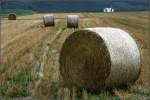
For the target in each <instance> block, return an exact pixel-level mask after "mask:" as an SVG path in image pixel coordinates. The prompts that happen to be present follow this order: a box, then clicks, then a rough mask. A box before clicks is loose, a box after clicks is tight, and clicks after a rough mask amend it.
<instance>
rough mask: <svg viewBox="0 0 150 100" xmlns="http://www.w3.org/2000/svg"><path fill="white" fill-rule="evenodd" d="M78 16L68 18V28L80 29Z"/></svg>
mask: <svg viewBox="0 0 150 100" xmlns="http://www.w3.org/2000/svg"><path fill="white" fill-rule="evenodd" d="M78 19H79V17H78V15H68V16H67V27H68V28H78Z"/></svg>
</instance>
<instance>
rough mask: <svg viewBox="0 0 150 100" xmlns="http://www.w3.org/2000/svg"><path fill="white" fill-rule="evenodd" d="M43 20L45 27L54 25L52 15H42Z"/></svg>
mask: <svg viewBox="0 0 150 100" xmlns="http://www.w3.org/2000/svg"><path fill="white" fill-rule="evenodd" d="M43 22H44V25H45V27H47V26H55V21H54V15H45V16H44V17H43Z"/></svg>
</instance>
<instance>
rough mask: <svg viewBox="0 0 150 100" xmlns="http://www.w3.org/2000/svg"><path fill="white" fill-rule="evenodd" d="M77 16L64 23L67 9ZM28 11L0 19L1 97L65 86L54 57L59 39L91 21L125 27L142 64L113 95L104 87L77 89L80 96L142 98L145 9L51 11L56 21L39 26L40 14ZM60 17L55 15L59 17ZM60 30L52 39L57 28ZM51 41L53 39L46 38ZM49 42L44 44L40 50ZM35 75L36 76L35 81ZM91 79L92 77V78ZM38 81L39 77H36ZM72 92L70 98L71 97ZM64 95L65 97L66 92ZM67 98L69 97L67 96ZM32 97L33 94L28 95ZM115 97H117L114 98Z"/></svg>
mask: <svg viewBox="0 0 150 100" xmlns="http://www.w3.org/2000/svg"><path fill="white" fill-rule="evenodd" d="M72 14H73V15H78V16H79V17H80V21H79V28H78V29H68V28H67V24H66V16H67V15H72ZM44 15H46V14H33V15H29V16H20V17H17V20H13V21H12V20H8V19H5V18H4V19H2V22H1V67H0V99H1V97H2V98H18V97H21V98H25V97H27V98H30V97H33V98H36V97H38V98H45V99H47V98H52V100H54V98H56V97H58V98H59V97H63V96H60V95H62V94H63V93H64V94H66V95H68V94H69V91H68V90H67V89H66V88H67V86H66V85H65V84H64V82H63V80H62V78H61V76H60V73H59V63H58V58H59V54H60V50H61V47H62V44H63V42H64V41H65V39H66V37H68V36H69V35H70V34H71V33H73V32H74V30H79V29H82V28H90V27H116V28H121V29H123V30H125V31H127V32H129V33H130V35H131V36H132V37H133V38H134V39H135V40H136V42H137V43H138V46H139V47H140V49H141V51H140V53H141V62H142V69H141V74H140V77H139V79H138V80H137V81H136V83H135V84H134V85H133V86H131V87H130V88H128V89H127V90H124V89H116V90H115V91H117V93H116V94H119V97H118V96H112V95H110V93H107V92H106V91H105V92H104V93H100V94H93V93H91V92H86V90H84V89H83V90H82V91H83V93H80V92H81V91H78V92H73V94H74V95H76V94H77V93H78V94H80V96H79V97H77V96H73V97H76V98H80V99H81V100H83V99H85V100H86V98H89V99H88V100H92V99H94V100H96V99H97V98H100V99H104V100H108V99H113V98H114V99H115V98H124V99H129V100H132V99H137V100H141V99H143V100H145V99H146V98H147V97H148V94H149V93H150V92H149V89H148V88H149V75H150V71H149V62H148V60H149V56H148V33H149V32H148V23H149V21H148V20H149V17H148V12H125V13H123V12H120V13H111V14H109V13H108V14H106V13H56V14H55V13H54V16H55V18H56V19H55V27H44V24H43V16H44ZM58 18H60V19H58ZM61 29H64V30H63V31H61V33H60V34H59V35H58V36H57V37H56V39H55V40H53V37H55V35H56V33H57V32H58V31H59V30H61ZM50 41H53V42H52V43H50ZM46 47H48V48H49V50H48V51H45V48H46ZM44 52H47V53H46V60H44V66H43V74H44V75H43V77H42V78H41V77H39V74H38V73H39V72H40V66H41V64H42V62H43V54H44ZM39 80H41V81H40V82H39ZM91 81H92V80H91ZM38 82H39V83H38ZM73 97H72V98H73ZM66 98H67V97H66ZM68 98H69V97H68ZM33 100H34V99H33ZM115 100H118V99H115Z"/></svg>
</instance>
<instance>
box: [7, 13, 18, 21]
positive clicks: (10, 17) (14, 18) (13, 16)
mask: <svg viewBox="0 0 150 100" xmlns="http://www.w3.org/2000/svg"><path fill="white" fill-rule="evenodd" d="M8 20H16V14H14V13H11V14H9V15H8Z"/></svg>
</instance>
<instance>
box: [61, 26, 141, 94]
mask: <svg viewBox="0 0 150 100" xmlns="http://www.w3.org/2000/svg"><path fill="white" fill-rule="evenodd" d="M59 64H60V73H61V75H62V76H63V79H64V80H65V81H66V84H68V85H74V86H77V87H81V88H86V89H90V90H94V91H101V90H103V89H106V88H113V87H121V86H126V85H129V84H132V83H134V82H135V81H136V80H137V79H138V77H139V74H140V53H139V49H138V47H137V44H136V42H135V41H134V39H133V38H132V37H131V36H130V35H129V34H128V33H127V32H125V31H123V30H121V29H117V28H88V29H84V30H79V31H76V32H74V33H72V34H71V35H70V36H69V37H68V38H67V39H66V40H65V42H64V44H63V46H62V49H61V53H60V57H59Z"/></svg>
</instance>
